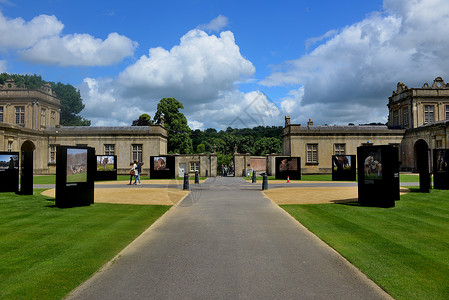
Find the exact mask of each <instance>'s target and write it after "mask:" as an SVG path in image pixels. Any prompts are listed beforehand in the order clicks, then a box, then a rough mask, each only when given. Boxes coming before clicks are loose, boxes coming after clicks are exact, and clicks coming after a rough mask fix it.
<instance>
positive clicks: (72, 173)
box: [66, 148, 87, 183]
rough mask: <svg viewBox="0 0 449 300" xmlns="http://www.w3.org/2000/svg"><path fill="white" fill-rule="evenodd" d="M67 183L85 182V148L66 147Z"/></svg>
mask: <svg viewBox="0 0 449 300" xmlns="http://www.w3.org/2000/svg"><path fill="white" fill-rule="evenodd" d="M66 176H67V183H69V182H87V149H76V148H68V149H67V172H66Z"/></svg>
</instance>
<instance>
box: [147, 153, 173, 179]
mask: <svg viewBox="0 0 449 300" xmlns="http://www.w3.org/2000/svg"><path fill="white" fill-rule="evenodd" d="M150 178H154V179H171V178H175V157H174V156H167V155H165V156H162V155H161V156H151V157H150Z"/></svg>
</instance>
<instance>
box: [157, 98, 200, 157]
mask: <svg viewBox="0 0 449 300" xmlns="http://www.w3.org/2000/svg"><path fill="white" fill-rule="evenodd" d="M183 108H184V106H183V105H182V103H181V102H179V101H178V100H176V99H175V98H162V99H161V100H160V101H159V103H158V105H157V111H156V114H155V115H154V122H155V123H156V124H161V123H162V121H163V122H164V126H165V128H166V129H167V132H168V144H167V150H168V153H171V154H173V153H180V154H190V153H193V147H192V139H191V138H190V133H191V130H190V128H189V126H188V125H187V118H186V117H185V116H184V114H183V113H181V112H180V111H179V110H180V109H183Z"/></svg>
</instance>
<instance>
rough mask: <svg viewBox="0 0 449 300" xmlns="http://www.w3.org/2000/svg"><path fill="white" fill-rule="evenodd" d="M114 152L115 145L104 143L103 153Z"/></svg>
mask: <svg viewBox="0 0 449 300" xmlns="http://www.w3.org/2000/svg"><path fill="white" fill-rule="evenodd" d="M114 153H115V145H113V144H104V155H114ZM139 161H140V160H139Z"/></svg>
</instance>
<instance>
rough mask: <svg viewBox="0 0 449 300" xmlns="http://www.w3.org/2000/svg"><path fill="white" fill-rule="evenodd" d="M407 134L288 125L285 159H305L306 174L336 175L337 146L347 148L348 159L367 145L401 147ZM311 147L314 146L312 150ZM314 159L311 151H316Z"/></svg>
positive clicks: (375, 128)
mask: <svg viewBox="0 0 449 300" xmlns="http://www.w3.org/2000/svg"><path fill="white" fill-rule="evenodd" d="M404 133H405V130H403V129H397V130H392V129H388V128H387V127H386V126H301V125H288V126H287V127H285V128H284V129H283V143H284V144H287V145H284V147H283V148H284V150H285V152H284V155H286V156H296V157H301V171H302V173H303V174H322V173H331V172H332V155H334V154H336V145H337V144H338V145H344V148H345V153H344V154H346V155H351V154H357V147H359V146H362V145H364V144H372V145H395V146H398V147H399V146H400V145H401V142H402V138H403V136H404ZM309 145H310V146H309ZM312 145H316V148H315V149H316V153H315V154H313V155H316V156H315V157H312V153H311V151H309V152H308V149H309V147H315V146H312ZM308 153H309V156H311V157H308Z"/></svg>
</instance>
